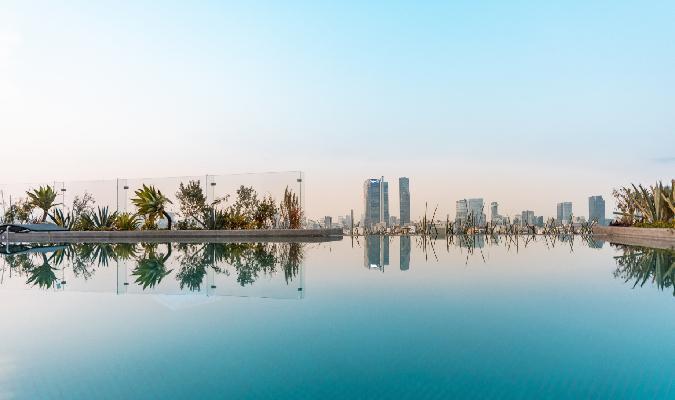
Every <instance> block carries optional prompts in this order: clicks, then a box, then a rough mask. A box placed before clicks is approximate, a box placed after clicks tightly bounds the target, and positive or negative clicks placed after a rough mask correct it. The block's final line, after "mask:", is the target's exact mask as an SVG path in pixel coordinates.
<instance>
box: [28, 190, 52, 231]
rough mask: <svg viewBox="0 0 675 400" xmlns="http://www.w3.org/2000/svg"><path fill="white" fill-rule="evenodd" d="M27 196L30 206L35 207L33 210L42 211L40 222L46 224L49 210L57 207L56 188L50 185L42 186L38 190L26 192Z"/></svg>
mask: <svg viewBox="0 0 675 400" xmlns="http://www.w3.org/2000/svg"><path fill="white" fill-rule="evenodd" d="M26 195H28V204H30V205H31V206H33V208H38V209H40V210H42V218H41V219H40V222H45V221H46V220H47V215H48V214H49V210H50V209H51V208H52V207H54V206H55V205H56V203H55V201H56V192H55V191H54V188H53V187H51V186H49V185H47V186H40V187H39V188H37V189H33V190H32V191H28V192H26Z"/></svg>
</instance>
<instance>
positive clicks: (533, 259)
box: [0, 237, 675, 400]
mask: <svg viewBox="0 0 675 400" xmlns="http://www.w3.org/2000/svg"><path fill="white" fill-rule="evenodd" d="M458 241H459V240H455V241H454V242H453V243H448V242H446V241H445V240H436V241H433V242H427V243H422V242H420V241H419V240H417V239H415V238H400V237H393V238H379V237H372V238H368V239H364V238H360V241H354V242H352V241H351V240H350V239H349V238H346V239H345V240H343V241H338V242H329V243H306V244H288V243H277V244H270V243H267V244H192V245H185V244H182V245H181V244H175V243H174V244H145V245H141V244H136V245H77V246H72V245H71V246H52V247H49V248H30V247H31V246H25V247H16V246H15V247H12V248H10V249H4V250H3V251H4V252H7V251H8V250H9V251H10V252H12V253H14V255H11V256H8V255H2V256H1V257H0V268H1V270H0V274H1V277H0V282H1V283H0V315H1V316H2V324H1V325H0V326H1V328H0V329H1V330H2V331H1V333H0V338H1V339H0V399H3V400H4V399H59V398H64V399H137V398H138V399H142V398H157V399H185V398H195V399H221V398H223V399H239V398H242V399H243V398H246V399H248V398H260V399H333V398H348V399H392V398H411V399H447V398H487V399H492V398H494V399H498V398H499V399H502V398H506V399H511V398H514V399H521V398H527V399H533V398H569V399H578V398H594V399H597V398H611V399H620V398H627V399H635V398H644V399H666V398H675V301H674V297H673V294H674V292H673V290H674V288H673V276H674V275H675V254H674V253H673V252H669V251H659V250H652V249H645V248H630V247H615V246H610V244H609V243H603V242H588V241H584V240H582V239H581V238H576V239H574V240H573V241H569V240H568V241H560V240H556V241H555V242H554V241H552V240H549V239H544V238H538V239H537V240H534V241H529V242H528V243H525V242H524V241H523V240H522V239H521V240H519V241H518V243H515V242H513V241H508V240H505V239H504V238H500V239H499V240H498V242H497V243H495V242H494V240H486V239H485V238H478V239H477V240H471V241H470V242H469V243H461V244H460V243H458ZM467 245H468V247H467ZM33 247H36V246H33ZM64 282H65V283H64Z"/></svg>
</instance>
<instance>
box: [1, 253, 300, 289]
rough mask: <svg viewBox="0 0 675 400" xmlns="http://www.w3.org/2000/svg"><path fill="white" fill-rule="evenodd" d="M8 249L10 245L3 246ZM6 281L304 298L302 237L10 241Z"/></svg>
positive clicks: (3, 258) (47, 286) (53, 286)
mask: <svg viewBox="0 0 675 400" xmlns="http://www.w3.org/2000/svg"><path fill="white" fill-rule="evenodd" d="M5 250H7V249H5ZM10 251H11V253H13V254H10V255H7V254H3V255H2V256H1V257H0V262H2V265H3V267H5V268H4V269H3V272H4V271H5V270H7V267H9V269H8V272H9V273H8V274H7V276H5V275H4V274H3V275H2V276H1V278H0V280H2V283H3V286H7V285H5V284H4V283H10V284H11V286H12V287H34V288H39V289H58V290H69V291H78V292H80V291H82V292H87V291H95V292H114V293H117V294H124V293H131V294H134V293H135V294H145V293H148V294H162V295H179V294H194V295H201V296H254V297H270V298H302V297H303V292H304V274H303V271H302V263H303V259H304V254H303V245H302V244H299V243H194V244H169V243H162V244H157V243H154V244H147V243H145V244H139V243H132V244H125V243H122V244H109V243H100V244H93V243H85V244H74V245H64V246H39V247H35V246H27V245H11V247H9V248H8V250H7V252H10Z"/></svg>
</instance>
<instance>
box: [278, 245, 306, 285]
mask: <svg viewBox="0 0 675 400" xmlns="http://www.w3.org/2000/svg"><path fill="white" fill-rule="evenodd" d="M280 248H281V250H280V254H279V264H281V268H282V269H283V270H284V276H285V278H286V283H289V282H290V281H292V280H293V278H295V277H296V275H298V272H299V271H300V265H301V264H302V260H303V258H304V255H303V251H302V245H301V244H300V243H284V244H281V245H280Z"/></svg>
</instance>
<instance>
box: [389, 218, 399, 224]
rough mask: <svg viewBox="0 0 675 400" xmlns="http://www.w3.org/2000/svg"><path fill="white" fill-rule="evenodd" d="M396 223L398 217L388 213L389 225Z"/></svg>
mask: <svg viewBox="0 0 675 400" xmlns="http://www.w3.org/2000/svg"><path fill="white" fill-rule="evenodd" d="M396 225H398V218H396V216H395V215H390V216H389V226H396Z"/></svg>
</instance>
